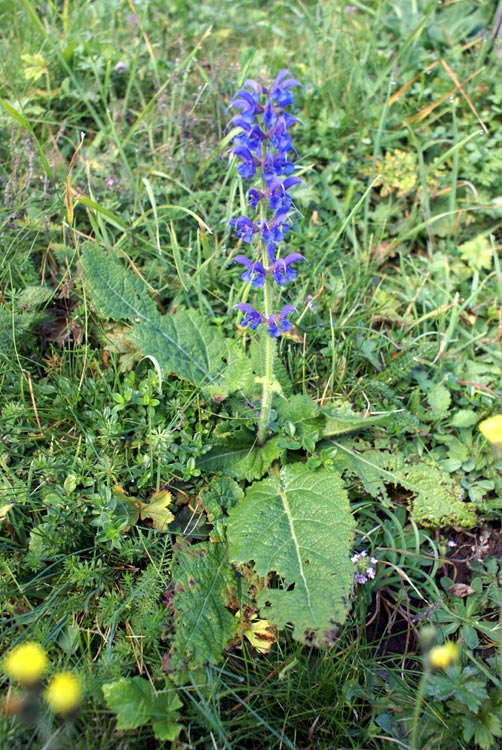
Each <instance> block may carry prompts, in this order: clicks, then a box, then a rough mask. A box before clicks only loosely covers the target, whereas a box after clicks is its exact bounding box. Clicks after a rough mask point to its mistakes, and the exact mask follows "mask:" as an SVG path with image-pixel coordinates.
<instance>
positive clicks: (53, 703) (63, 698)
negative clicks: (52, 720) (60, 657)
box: [44, 672, 82, 716]
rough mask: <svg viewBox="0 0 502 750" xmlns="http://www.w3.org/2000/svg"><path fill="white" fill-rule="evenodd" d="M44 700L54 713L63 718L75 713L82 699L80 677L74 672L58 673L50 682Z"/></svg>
mask: <svg viewBox="0 0 502 750" xmlns="http://www.w3.org/2000/svg"><path fill="white" fill-rule="evenodd" d="M44 698H45V700H46V701H47V703H48V705H49V706H50V708H52V710H53V711H54V713H56V714H61V715H63V716H65V715H66V714H71V713H73V711H75V710H76V709H77V708H78V707H79V705H80V701H81V699H82V683H81V681H80V677H78V676H77V675H76V674H73V672H58V673H57V674H55V675H54V677H53V678H52V679H51V681H50V682H49V684H48V686H47V689H46V691H45V693H44Z"/></svg>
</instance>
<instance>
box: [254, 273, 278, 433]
mask: <svg viewBox="0 0 502 750" xmlns="http://www.w3.org/2000/svg"><path fill="white" fill-rule="evenodd" d="M273 293H274V282H273V279H272V278H270V277H269V276H267V278H266V280H265V286H264V287H263V309H264V314H265V318H267V320H268V318H269V317H270V315H271V314H272V301H273ZM263 340H264V344H263V347H264V365H265V367H264V373H263V390H262V396H261V410H260V420H259V422H258V435H257V441H258V445H263V443H264V442H265V440H266V439H267V428H268V423H269V420H270V411H271V409H272V396H273V385H274V341H273V339H272V337H271V336H269V335H264V336H263Z"/></svg>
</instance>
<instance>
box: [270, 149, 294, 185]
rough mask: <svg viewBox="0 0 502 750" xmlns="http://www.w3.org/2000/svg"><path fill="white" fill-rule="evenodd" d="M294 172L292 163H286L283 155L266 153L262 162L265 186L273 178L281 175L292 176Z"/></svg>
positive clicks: (286, 160)
mask: <svg viewBox="0 0 502 750" xmlns="http://www.w3.org/2000/svg"><path fill="white" fill-rule="evenodd" d="M294 171H295V164H294V162H292V161H288V159H287V158H286V156H285V154H283V153H281V152H278V153H274V152H273V151H267V154H266V156H265V160H264V162H263V179H264V180H265V182H266V183H267V184H268V183H269V182H270V181H271V180H272V179H273V178H274V177H279V176H280V175H281V174H292V173H293V172H294Z"/></svg>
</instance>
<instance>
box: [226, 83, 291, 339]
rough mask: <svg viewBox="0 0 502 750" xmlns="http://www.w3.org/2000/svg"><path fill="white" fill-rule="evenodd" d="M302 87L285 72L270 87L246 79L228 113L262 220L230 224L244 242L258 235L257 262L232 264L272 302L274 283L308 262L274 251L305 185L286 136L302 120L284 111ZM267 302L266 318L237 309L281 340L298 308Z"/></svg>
mask: <svg viewBox="0 0 502 750" xmlns="http://www.w3.org/2000/svg"><path fill="white" fill-rule="evenodd" d="M299 85H300V84H299V83H298V81H297V80H295V79H294V78H293V77H292V75H291V73H290V72H289V71H288V70H286V69H283V70H280V71H279V73H278V74H277V75H276V77H275V79H274V81H272V82H271V83H270V84H266V83H264V82H262V81H253V80H252V79H249V80H247V81H245V83H244V85H243V86H242V87H241V88H240V89H239V91H238V92H237V93H236V94H235V96H234V97H233V99H232V101H231V102H230V105H229V109H234V114H233V116H232V118H231V119H230V123H229V124H230V125H231V126H233V127H234V128H235V129H236V130H235V134H233V145H232V147H231V148H230V153H231V154H233V155H234V156H235V157H236V161H237V172H238V174H239V175H240V176H241V177H242V178H243V179H245V180H253V179H255V178H256V177H258V178H259V179H260V182H258V181H257V184H252V185H251V187H250V188H249V189H248V193H247V200H248V204H249V206H250V207H251V209H252V210H253V211H254V212H257V211H258V204H260V212H259V216H257V217H256V220H255V221H253V220H252V219H251V218H249V217H247V216H239V217H237V218H235V219H232V220H231V221H230V225H231V226H232V227H233V229H234V232H235V235H236V236H237V237H238V239H240V240H241V241H242V242H244V243H247V244H251V243H252V242H253V240H254V239H255V235H256V234H258V235H259V238H258V241H257V243H256V245H257V256H256V260H255V259H253V257H252V256H251V257H248V255H250V253H248V254H247V255H237V256H236V257H235V258H234V259H233V262H235V263H239V264H240V265H242V266H244V267H245V268H244V272H243V273H241V278H242V280H243V281H245V282H249V283H251V285H252V287H253V288H254V289H262V288H264V287H265V288H266V290H267V293H266V298H267V299H268V300H269V296H268V295H269V292H270V291H271V290H270V287H271V286H272V282H273V283H275V284H277V285H278V286H284V285H285V284H287V283H288V282H289V281H293V279H295V278H296V275H297V271H296V268H294V267H293V266H294V264H295V263H297V262H299V261H300V260H304V257H303V255H300V253H290V254H289V255H286V257H284V258H280V257H279V258H278V257H277V255H278V254H280V253H277V250H276V248H277V245H278V243H280V242H282V241H283V240H284V237H285V235H286V234H287V232H288V231H289V230H290V228H291V221H290V213H291V211H292V210H293V209H294V205H293V199H292V197H291V195H290V193H289V190H290V188H292V187H294V185H297V184H298V183H300V182H302V180H300V179H299V178H298V177H294V176H293V173H294V171H295V164H294V162H293V161H292V158H291V156H290V155H291V154H292V153H294V147H293V142H292V138H291V135H290V133H289V132H288V131H289V128H290V127H291V126H292V125H294V124H295V123H296V122H297V121H298V118H296V117H295V116H294V115H293V114H291V113H290V112H288V111H286V109H287V108H288V107H289V106H290V105H291V104H292V103H293V89H294V87H296V86H299ZM269 302H270V300H269ZM269 302H267V311H268V312H267V315H266V316H265V315H264V314H263V312H260V310H259V309H258V310H257V309H255V308H254V307H252V306H251V305H249V304H247V303H245V302H242V303H240V304H238V305H237V308H238V309H239V310H241V312H242V313H243V320H242V325H243V326H249V328H251V329H253V330H254V329H256V328H258V326H259V325H260V324H261V323H264V324H265V325H266V327H267V330H268V333H269V335H270V336H271V337H272V338H277V337H278V336H281V335H282V334H283V333H284V332H286V331H289V330H290V329H291V328H292V325H293V324H292V323H291V322H290V321H289V319H288V316H289V315H290V314H291V313H293V312H295V308H294V307H293V306H292V305H285V306H284V307H283V308H282V310H280V312H277V313H270V308H269V307H268V305H269Z"/></svg>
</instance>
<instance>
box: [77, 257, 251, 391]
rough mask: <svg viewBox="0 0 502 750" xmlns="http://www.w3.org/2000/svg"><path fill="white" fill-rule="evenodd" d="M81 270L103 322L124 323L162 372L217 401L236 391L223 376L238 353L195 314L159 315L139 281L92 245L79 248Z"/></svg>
mask: <svg viewBox="0 0 502 750" xmlns="http://www.w3.org/2000/svg"><path fill="white" fill-rule="evenodd" d="M81 267H82V271H83V275H84V279H85V282H86V285H87V288H88V290H89V293H90V296H91V299H92V301H93V304H94V306H95V308H96V309H97V311H98V312H99V313H100V314H101V315H102V316H103V317H105V318H111V319H113V320H116V321H124V320H127V321H129V323H130V324H132V327H131V330H130V332H129V334H128V337H129V339H130V340H131V341H133V342H134V344H135V345H136V347H137V348H138V350H139V351H140V352H141V354H142V355H143V356H144V357H150V358H151V359H152V360H154V361H155V362H156V363H157V364H158V366H159V367H160V369H161V370H162V371H163V372H165V373H174V374H175V375H177V376H178V377H179V378H182V379H184V380H188V381H190V382H191V383H193V384H194V385H196V386H198V387H201V388H207V389H209V390H210V389H211V388H212V389H215V390H216V393H217V395H219V396H220V397H221V398H224V397H225V396H226V395H228V393H230V392H231V391H232V390H233V389H234V388H235V387H238V384H237V386H235V385H234V384H232V383H230V382H229V378H228V375H227V373H228V371H229V369H230V370H232V368H235V363H236V362H237V361H238V360H239V358H241V359H242V353H241V352H239V351H238V350H237V349H236V347H235V346H232V344H231V343H228V342H227V341H226V339H225V338H224V336H223V335H222V334H221V333H220V332H219V331H218V329H217V328H216V327H215V326H213V325H211V324H210V323H209V322H208V321H207V320H206V319H205V318H204V317H203V316H202V315H200V314H199V313H197V312H196V311H194V310H180V311H177V312H176V313H173V314H172V315H161V314H160V312H159V310H158V309H157V306H156V305H155V303H154V301H153V300H152V299H151V298H150V296H149V295H148V292H147V289H146V285H145V284H144V282H143V281H142V280H141V279H140V278H138V276H136V274H134V273H133V271H132V270H130V269H127V268H126V267H125V265H124V264H123V263H120V261H118V260H117V259H116V258H115V257H114V256H112V255H111V254H110V253H107V252H105V251H104V250H102V249H100V248H98V247H95V246H94V245H92V244H91V243H87V244H86V245H84V246H83V248H82V260H81ZM232 343H233V342H232ZM242 369H244V368H242Z"/></svg>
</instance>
